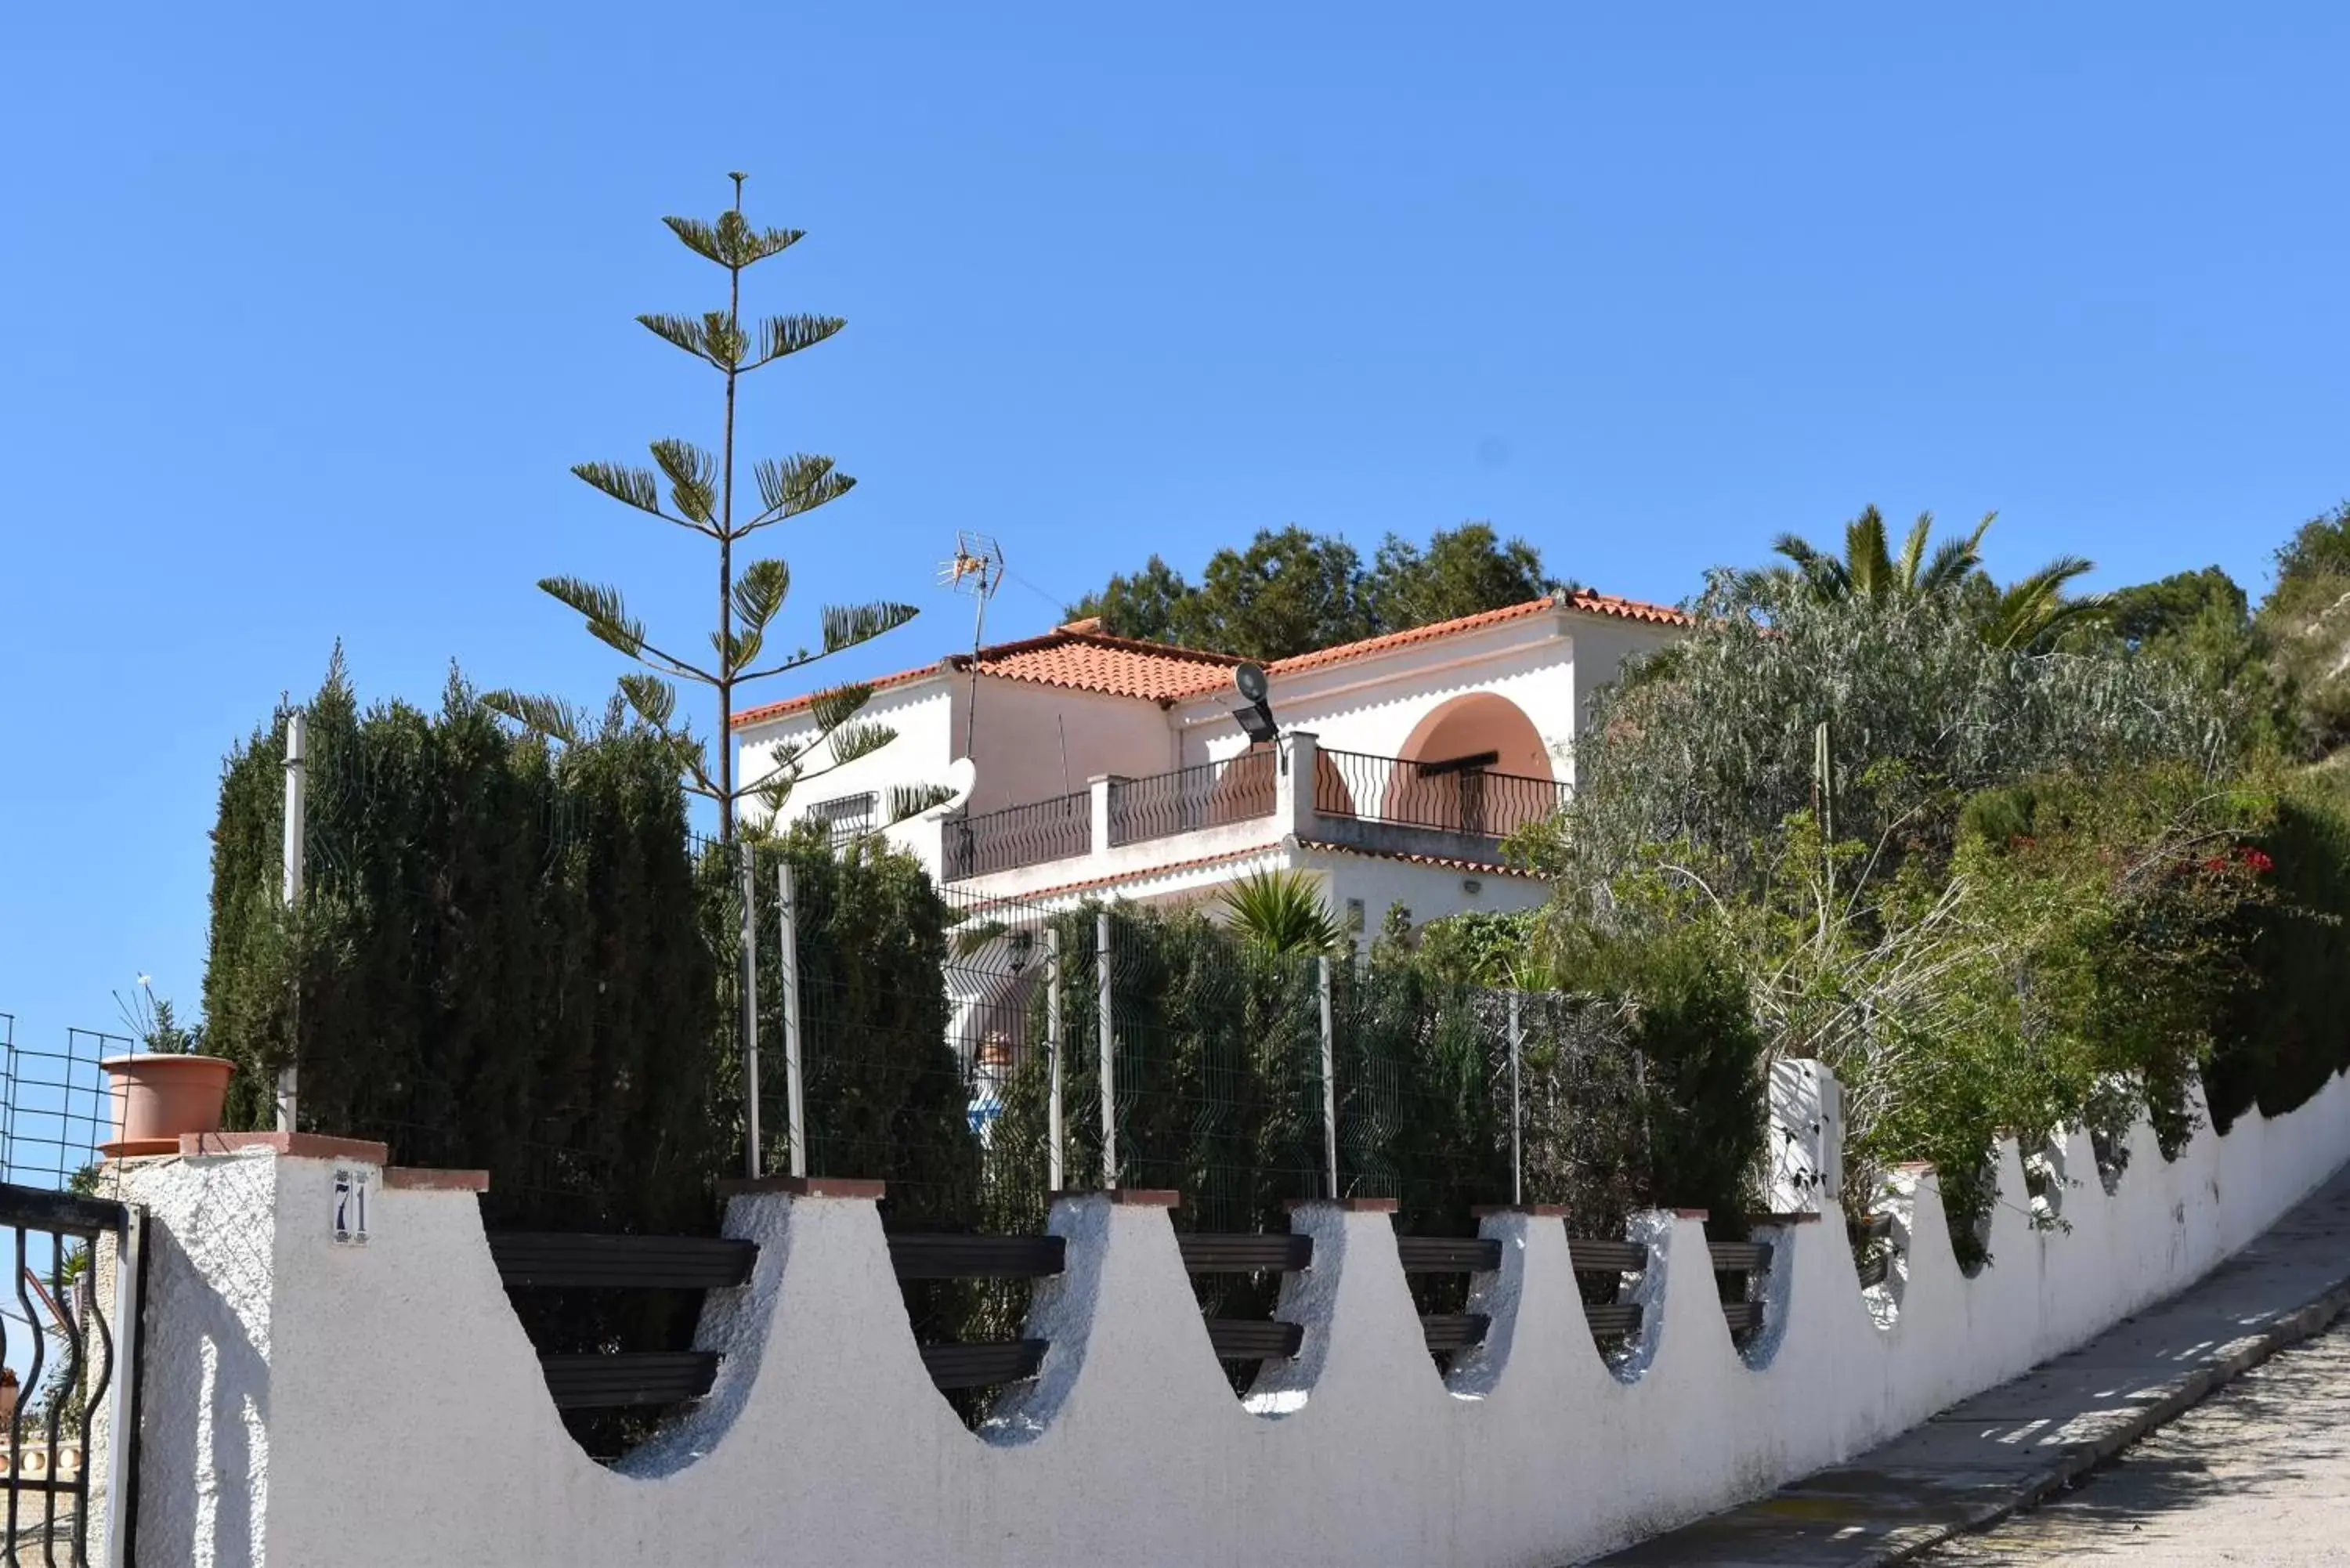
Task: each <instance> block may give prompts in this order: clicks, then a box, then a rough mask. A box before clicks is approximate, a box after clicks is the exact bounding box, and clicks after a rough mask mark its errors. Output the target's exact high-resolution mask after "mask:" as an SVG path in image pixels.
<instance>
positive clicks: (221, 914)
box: [204, 658, 720, 1229]
mask: <svg viewBox="0 0 2350 1568" xmlns="http://www.w3.org/2000/svg"><path fill="white" fill-rule="evenodd" d="M307 712H308V726H309V730H308V732H309V762H308V773H309V784H310V787H309V790H308V795H307V799H308V806H307V814H308V821H307V826H308V843H309V846H310V848H309V867H308V876H307V883H306V893H305V898H304V900H303V902H302V905H301V907H300V908H299V909H297V910H296V911H294V912H293V913H292V914H291V915H290V916H289V915H288V913H287V912H286V911H285V910H284V909H282V907H281V904H280V898H279V888H278V879H279V864H280V846H279V832H280V827H279V824H280V821H281V812H282V808H283V791H284V772H283V765H282V763H281V762H280V756H281V743H282V742H281V741H280V738H279V737H280V735H281V734H282V730H283V725H282V715H281V716H280V721H279V722H272V723H271V724H270V725H268V726H266V727H265V728H262V729H260V730H257V731H255V733H254V735H253V737H252V739H251V740H250V741H249V742H247V743H246V744H244V746H241V747H240V748H238V750H237V751H236V752H235V753H233V754H232V755H231V757H230V758H229V762H228V766H227V768H226V770H225V772H224V776H223V779H222V784H221V807H220V819H219V826H218V827H217V828H216V829H215V832H214V835H213V919H212V940H211V948H210V952H209V954H208V961H207V964H206V970H205V977H204V1002H205V1017H206V1026H207V1031H208V1034H207V1044H209V1046H210V1047H211V1048H212V1049H213V1050H214V1051H216V1052H217V1053H218V1054H222V1055H224V1056H227V1057H229V1058H230V1059H231V1060H233V1061H234V1062H235V1063H236V1064H237V1072H236V1074H235V1075H234V1079H233V1081H232V1086H231V1095H230V1103H229V1112H228V1114H229V1116H230V1118H231V1119H230V1125H231V1126H233V1127H265V1126H269V1125H272V1123H273V1121H274V1116H275V1105H274V1098H273V1093H274V1085H275V1082H276V1072H277V1069H278V1068H279V1067H280V1066H282V1065H284V1064H286V1063H288V1062H294V1063H296V1064H298V1066H299V1068H300V1088H301V1107H302V1116H303V1124H304V1126H305V1127H306V1128H313V1129H319V1130H326V1131H331V1132H336V1133H340V1134H345V1135H349V1136H359V1137H379V1138H382V1139H384V1140H385V1141H387V1142H389V1143H390V1145H391V1147H392V1151H393V1158H395V1159H396V1160H398V1161H400V1162H401V1163H406V1164H417V1165H442V1166H452V1165H453V1166H464V1167H480V1168H487V1169H488V1170H489V1171H490V1172H491V1177H492V1185H491V1190H490V1196H489V1198H488V1199H487V1209H488V1211H489V1212H490V1213H491V1215H492V1216H493V1217H494V1219H497V1220H501V1221H503V1222H505V1223H509V1224H524V1223H534V1222H539V1221H545V1222H546V1223H549V1224H551V1225H556V1226H559V1227H560V1228H565V1229H582V1228H598V1227H606V1226H609V1227H614V1228H620V1229H638V1228H645V1229H675V1228H679V1227H686V1228H700V1227H702V1226H704V1225H706V1224H707V1223H708V1220H707V1216H706V1210H705V1201H704V1200H705V1198H706V1194H707V1182H708V1179H709V1175H710V1171H711V1169H712V1158H713V1153H714V1150H715V1148H716V1147H719V1137H720V1135H719V1130H718V1129H717V1128H716V1127H713V1125H712V1107H711V1103H710V1092H711V1085H712V1078H713V1067H714V1062H713V1056H712V1053H713V1050H714V1042H715V1040H716V1037H717V1029H716V1027H715V1023H716V1013H715V1003H716V1000H717V990H716V975H715V972H714V971H713V969H712V965H711V962H710V960H709V957H708V954H707V952H706V951H705V950H704V949H703V947H702V943H701V941H700V940H698V938H697V936H696V932H695V919H696V898H695V892H694V886H693V874H692V867H691V864H690V862H689V860H688V858H687V856H686V852H685V841H684V832H685V824H684V808H683V804H682V801H681V797H680V795H679V793H678V789H677V784H676V781H675V775H674V774H673V773H672V771H671V766H670V763H669V758H668V755H667V753H666V752H665V751H664V750H663V748H662V746H661V744H660V741H659V739H658V737H655V736H651V735H649V734H647V733H646V732H643V731H641V730H639V729H633V728H630V727H629V726H627V725H625V724H623V723H621V722H619V721H618V720H617V719H611V720H608V722H607V724H606V725H605V727H604V728H603V729H602V730H600V731H599V732H597V733H596V734H594V735H593V736H591V737H588V738H587V739H585V740H583V742H582V743H580V744H578V745H577V746H573V747H570V748H567V749H566V750H565V751H563V752H562V753H553V752H550V751H549V750H548V749H547V748H546V746H544V745H542V744H540V743H539V742H536V741H534V740H527V739H516V738H515V737H514V736H513V735H511V734H509V733H508V732H506V731H505V730H504V728H503V727H502V726H501V725H500V724H499V723H498V722H497V721H496V719H495V718H494V716H493V715H492V714H490V713H489V712H487V711H484V709H483V708H482V707H481V705H480V704H479V703H478V702H476V701H473V697H472V694H471V693H470V691H467V690H466V689H465V688H464V687H463V685H462V684H461V683H459V682H458V681H457V680H455V679H454V678H453V677H452V681H451V685H450V689H449V691H448V693H447V696H446V698H445V699H444V701H443V704H442V709H441V711H439V712H438V713H437V714H426V713H423V712H421V711H418V710H416V709H413V708H411V707H408V706H406V705H404V704H400V703H392V704H387V705H384V706H381V707H378V708H375V709H373V710H370V711H367V712H364V713H362V712H361V711H359V707H358V704H357V702H356V701H355V700H354V698H353V696H352V692H351V689H350V685H349V682H348V680H347V679H346V678H345V676H344V674H343V671H342V669H341V666H340V661H339V658H338V661H337V664H336V666H335V668H334V669H333V670H331V671H330V672H329V674H328V680H327V682H326V684H325V685H324V686H323V687H322V688H321V690H320V691H319V692H318V694H317V697H316V698H315V699H314V700H313V701H311V703H310V704H308V707H307Z"/></svg>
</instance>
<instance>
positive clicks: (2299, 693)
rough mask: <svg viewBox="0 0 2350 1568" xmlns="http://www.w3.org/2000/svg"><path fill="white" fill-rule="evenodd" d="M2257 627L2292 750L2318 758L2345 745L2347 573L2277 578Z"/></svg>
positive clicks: (2349, 717) (2348, 721)
mask: <svg viewBox="0 0 2350 1568" xmlns="http://www.w3.org/2000/svg"><path fill="white" fill-rule="evenodd" d="M2258 626H2259V630H2260V636H2261V639H2262V643H2263V644H2264V645H2265V646H2266V648H2267V649H2268V654H2269V659H2270V663H2271V666H2272V669H2273V670H2275V673H2276V678H2277V680H2279V682H2280V683H2281V684H2282V686H2283V688H2284V691H2285V693H2286V706H2287V711H2288V712H2289V714H2290V716H2291V722H2292V733H2293V740H2294V742H2296V745H2297V749H2298V750H2299V751H2300V752H2301V753H2302V754H2303V755H2307V756H2322V755H2324V754H2325V753H2330V752H2333V751H2335V750H2337V749H2339V748H2341V747H2343V746H2345V745H2350V572H2345V573H2337V572H2334V571H2331V570H2316V569H2310V570H2303V571H2299V572H2296V573H2295V574H2294V575H2293V576H2290V577H2281V578H2279V580H2278V583H2277V586H2276V589H2275V591H2274V592H2272V594H2270V596H2269V597H2268V599H2267V601H2266V602H2265V603H2263V604H2262V607H2261V613H2260V618H2259V622H2258Z"/></svg>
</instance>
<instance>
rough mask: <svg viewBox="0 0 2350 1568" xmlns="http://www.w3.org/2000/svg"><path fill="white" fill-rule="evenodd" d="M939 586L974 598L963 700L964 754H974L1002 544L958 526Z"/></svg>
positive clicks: (1000, 572) (1000, 576)
mask: <svg viewBox="0 0 2350 1568" xmlns="http://www.w3.org/2000/svg"><path fill="white" fill-rule="evenodd" d="M939 586H940V587H944V588H951V589H952V590H953V591H954V592H956V593H958V594H962V595H965V596H967V597H970V598H971V599H972V600H973V601H975V602H974V605H973V608H972V620H971V700H970V701H967V702H965V703H964V704H963V719H962V754H963V755H964V756H966V757H967V756H969V755H971V744H972V725H973V722H974V721H975V720H977V718H978V717H979V650H980V649H981V648H982V647H983V646H984V645H985V643H986V641H987V601H988V600H990V599H992V598H993V597H995V590H996V589H998V588H1000V587H1003V546H1002V545H998V544H997V543H996V542H995V536H994V535H992V534H978V533H973V532H972V530H970V529H968V528H958V529H956V530H955V553H954V556H953V557H952V558H951V559H949V560H944V561H941V562H940V563H939Z"/></svg>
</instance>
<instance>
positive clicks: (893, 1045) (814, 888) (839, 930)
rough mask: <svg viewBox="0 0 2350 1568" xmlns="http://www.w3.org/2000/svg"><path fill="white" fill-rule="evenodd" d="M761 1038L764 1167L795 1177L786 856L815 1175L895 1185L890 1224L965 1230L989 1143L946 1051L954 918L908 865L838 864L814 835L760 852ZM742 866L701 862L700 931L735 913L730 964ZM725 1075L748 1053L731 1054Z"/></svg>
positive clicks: (861, 848)
mask: <svg viewBox="0 0 2350 1568" xmlns="http://www.w3.org/2000/svg"><path fill="white" fill-rule="evenodd" d="M757 848H758V853H757V855H756V857H755V862H754V864H755V867H756V871H755V873H754V875H755V876H756V877H757V882H758V887H759V890H760V898H759V946H760V952H761V954H762V959H763V961H762V963H761V965H760V968H759V1005H760V1016H761V1023H760V1031H759V1032H760V1037H761V1039H762V1040H763V1042H764V1043H765V1044H764V1056H765V1060H766V1061H767V1063H768V1064H769V1066H768V1071H767V1075H766V1077H765V1079H764V1083H763V1085H762V1089H763V1093H762V1104H763V1114H762V1118H761V1129H760V1130H761V1134H762V1137H763V1141H764V1146H765V1150H764V1168H766V1169H768V1170H785V1169H788V1168H790V1167H789V1164H788V1154H787V1146H786V1128H787V1125H788V1124H787V1121H786V1117H785V1094H784V1084H783V1075H782V1073H781V1071H780V1063H781V1060H782V1054H783V1053H782V1044H783V1040H784V1017H783V985H782V967H781V965H780V964H778V963H776V962H774V961H769V960H771V958H772V955H774V954H775V953H776V952H778V951H779V944H780V942H781V940H782V930H781V901H780V899H778V898H776V897H775V896H774V891H773V890H774V888H775V870H774V866H775V861H776V859H777V857H785V858H787V859H788V861H789V863H790V866H791V869H792V897H793V903H794V906H795V911H796V916H795V919H796V925H797V936H798V945H797V952H798V955H799V970H800V1041H801V1045H800V1050H801V1059H802V1062H803V1064H804V1069H803V1071H804V1077H805V1082H806V1116H807V1127H808V1143H807V1162H808V1163H807V1168H808V1169H809V1171H810V1172H811V1173H813V1174H815V1175H819V1176H855V1177H876V1178H879V1179H882V1180H884V1181H886V1182H887V1183H888V1184H889V1185H888V1191H889V1197H888V1204H889V1220H890V1221H891V1222H892V1223H895V1224H904V1225H909V1226H911V1227H914V1228H917V1229H925V1230H961V1229H968V1228H970V1227H972V1225H973V1224H975V1223H976V1222H977V1220H978V1219H979V1210H978V1204H979V1188H980V1168H979V1162H980V1146H979V1139H978V1138H977V1137H975V1136H974V1135H973V1134H972V1129H971V1123H970V1120H969V1116H968V1108H969V1106H970V1101H971V1081H970V1078H969V1075H967V1074H966V1073H965V1071H964V1069H963V1066H962V1063H961V1062H960V1061H959V1060H958V1059H957V1057H956V1055H955V1053H954V1051H953V1049H952V1048H951V1046H950V1044H948V1037H949V1034H950V1028H949V1024H950V1022H951V1014H950V1012H949V1010H948V1006H947V1000H946V992H945V991H944V989H943V987H942V985H941V978H940V977H941V971H943V970H944V968H945V966H946V964H947V961H948V943H949V937H948V923H949V917H948V912H947V909H946V906H945V905H944V903H943V902H942V901H941V899H940V898H939V894H938V890H937V888H934V887H933V886H932V885H931V880H930V878H929V877H927V876H925V875H924V874H923V872H922V868H921V867H920V865H919V864H918V863H917V862H916V861H915V860H914V859H913V858H912V857H910V856H908V855H905V854H903V853H901V852H899V851H894V850H889V849H885V848H883V847H881V846H879V844H878V843H876V842H873V841H870V840H866V839H858V840H854V841H852V842H850V843H849V844H848V845H847V846H844V847H843V848H842V850H841V851H840V852H839V853H838V854H835V853H834V852H833V850H832V849H831V847H830V846H828V845H827V842H826V839H825V837H824V835H823V834H822V833H821V832H819V831H817V830H816V829H815V828H814V827H812V826H801V827H799V828H798V829H796V830H795V832H794V833H793V834H792V835H791V836H789V837H787V838H785V839H782V840H774V839H768V840H764V841H762V842H761V843H760V844H759V845H758V846H757ZM732 860H733V855H732V854H730V853H728V852H726V851H723V850H713V851H712V853H711V855H710V856H709V857H708V858H707V859H706V860H705V863H704V865H703V867H702V875H703V877H704V878H705V881H706V882H709V883H715V884H719V885H720V886H718V887H715V888H712V890H711V892H710V893H709V894H708V895H706V896H705V898H704V900H703V909H704V910H705V919H708V918H710V912H712V911H722V910H723V911H724V913H725V919H721V920H720V921H719V922H718V923H719V924H720V925H721V926H722V928H723V929H720V930H718V931H715V932H713V933H712V946H713V948H714V949H715V950H717V951H718V952H719V953H720V954H721V955H722V958H723V960H725V961H731V960H732V957H733V952H734V947H735V943H736V941H737V940H739V939H738V938H737V937H736V936H735V934H734V932H735V931H736V930H738V929H739V920H740V916H739V914H736V913H734V911H736V910H738V909H740V905H739V904H737V903H734V902H733V900H732V899H731V898H729V897H728V896H727V893H726V889H725V888H723V883H724V882H725V881H726V880H727V874H728V866H729V862H731V861H732ZM728 1052H729V1055H730V1063H729V1065H728V1067H727V1069H726V1075H727V1076H728V1077H729V1078H732V1077H733V1076H734V1075H737V1074H738V1073H739V1065H738V1063H739V1052H737V1051H735V1049H734V1047H733V1044H732V1043H731V1042H730V1044H729V1046H728Z"/></svg>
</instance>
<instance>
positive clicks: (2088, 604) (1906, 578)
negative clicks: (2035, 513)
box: [1771, 506, 2108, 651]
mask: <svg viewBox="0 0 2350 1568" xmlns="http://www.w3.org/2000/svg"><path fill="white" fill-rule="evenodd" d="M1998 515H1999V514H1997V513H1996V512H1986V513H1984V514H1983V518H1982V521H1981V522H1980V523H1978V524H1975V528H1974V532H1973V533H1971V534H1969V535H1966V536H1965V537H1964V538H1951V539H1945V540H1943V541H1942V543H1941V544H1940V545H1939V546H1937V547H1936V548H1935V549H1934V551H1933V553H1932V554H1931V555H1929V554H1928V553H1927V545H1928V543H1929V540H1930V539H1931V537H1932V535H1933V531H1934V514H1932V513H1930V512H1921V513H1919V514H1918V521H1917V522H1915V523H1913V524H1910V525H1909V535H1908V538H1907V539H1905V540H1903V541H1902V545H1901V554H1900V555H1898V556H1895V555H1894V554H1893V553H1892V550H1891V549H1890V547H1889V542H1888V540H1887V535H1886V532H1885V516H1884V514H1882V513H1880V512H1878V511H1877V508H1876V507H1874V506H1870V507H1867V508H1866V509H1864V510H1863V511H1862V513H1861V514H1860V515H1859V516H1857V517H1856V518H1854V519H1853V520H1852V521H1851V522H1850V523H1847V524H1845V531H1844V540H1845V544H1844V554H1843V555H1842V556H1835V555H1831V554H1829V553H1827V552H1825V551H1824V550H1821V549H1819V548H1818V547H1817V546H1815V545H1813V544H1811V543H1810V542H1809V541H1808V540H1805V539H1804V538H1803V537H1801V536H1800V535H1794V534H1782V535H1779V537H1778V538H1777V539H1775V540H1774V541H1773V542H1772V545H1771V548H1772V549H1773V551H1775V552H1776V553H1778V554H1779V555H1782V556H1785V557H1786V558H1787V559H1788V560H1789V561H1791V562H1793V563H1794V566H1792V567H1788V566H1781V567H1779V568H1777V572H1778V574H1779V575H1781V576H1799V577H1801V578H1802V579H1803V580H1804V582H1806V583H1808V584H1810V585H1811V589H1812V594H1813V597H1815V598H1818V599H1820V600H1821V601H1823V602H1825V603H1831V604H1833V603H1841V602H1844V601H1847V600H1853V599H1860V600H1866V601H1868V602H1870V603H1885V602H1888V601H1894V600H1910V599H1920V598H1930V597H1938V596H1940V595H1945V594H1959V593H1964V594H1967V595H1968V596H1969V597H1970V598H1973V599H1977V600H1979V601H1980V605H1981V607H1980V609H1979V611H1978V615H1977V624H1978V625H1979V626H1980V627H1981V630H1982V636H1983V640H1984V641H1985V642H1988V643H1990V644H1991V646H1992V647H1994V648H2007V649H2022V650H2026V651H2030V650H2033V649H2043V648H2045V647H2047V646H2048V644H2049V642H2050V641H2051V640H2052V639H2054V637H2055V636H2056V634H2057V633H2058V632H2060V631H2062V630H2064V628H2068V627H2071V626H2074V625H2076V624H2078V623H2080V622H2083V621H2085V620H2090V619H2094V618H2097V617H2099V616H2102V615H2104V614H2106V611H2107V607H2108V606H2107V600H2106V596H2105V595H2103V594H2088V595H2084V596H2082V597H2079V598H2066V597H2064V585H2065V584H2067V583H2069V582H2071V581H2072V580H2073V579H2074V578H2075V577H2078V576H2083V575H2084V574H2085V573H2087V572H2090V571H2093V570H2095V563H2093V562H2091V561H2089V560H2087V559H2085V557H2083V556H2057V557H2056V559H2054V560H2053V561H2051V562H2049V563H2048V564H2047V565H2046V566H2043V567H2041V568H2040V569H2039V570H2038V571H2036V572H2034V573H2033V574H2032V575H2031V576H2027V577H2022V578H2019V579H2017V580H2016V581H2015V582H2012V583H2010V584H2009V585H2008V586H2007V587H2003V588H2002V587H1999V586H1998V585H1996V584H1995V583H1993V582H1992V581H1991V575H1990V574H1989V573H1988V572H1986V571H1984V570H1983V566H1982V541H1983V535H1985V534H1987V533H1989V532H1990V531H1991V523H1992V522H1993V520H1994V519H1996V518H1997V517H1998Z"/></svg>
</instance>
